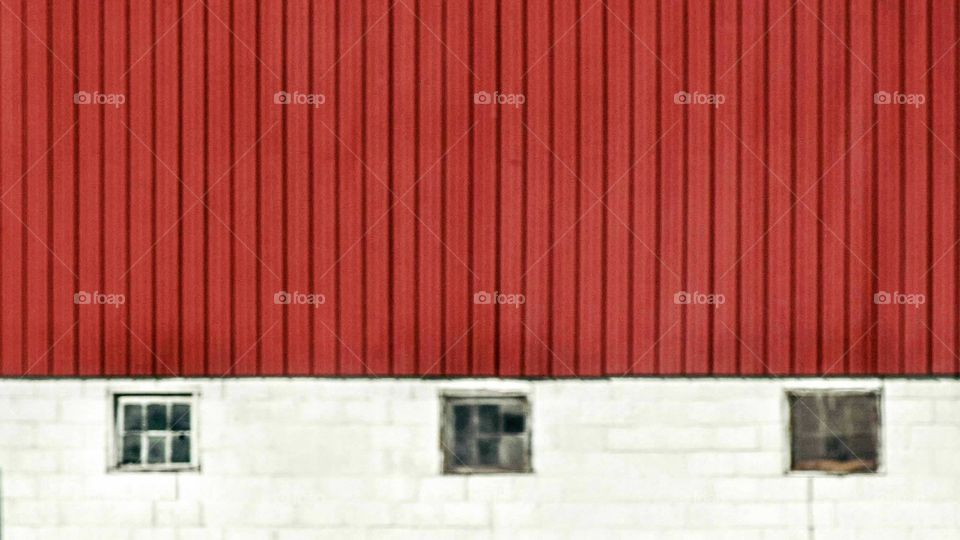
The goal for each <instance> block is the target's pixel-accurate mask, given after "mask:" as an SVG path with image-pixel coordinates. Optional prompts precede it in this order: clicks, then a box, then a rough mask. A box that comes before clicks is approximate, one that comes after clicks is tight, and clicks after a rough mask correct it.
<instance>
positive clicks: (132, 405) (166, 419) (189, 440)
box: [114, 394, 198, 471]
mask: <svg viewBox="0 0 960 540" xmlns="http://www.w3.org/2000/svg"><path fill="white" fill-rule="evenodd" d="M115 399H116V401H115V403H116V414H115V418H116V430H115V434H116V436H115V445H114V447H115V451H116V458H115V460H114V463H115V465H116V468H117V469H121V470H141V471H158V470H159V471H176V470H189V469H195V468H197V464H198V460H197V440H196V418H195V407H194V404H195V399H194V396H192V395H189V394H177V395H166V394H163V395H158V394H147V395H117V396H115Z"/></svg>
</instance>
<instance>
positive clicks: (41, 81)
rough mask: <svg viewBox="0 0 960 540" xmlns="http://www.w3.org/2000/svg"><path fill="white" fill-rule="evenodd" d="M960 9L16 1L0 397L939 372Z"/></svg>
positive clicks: (616, 2)
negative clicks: (33, 389) (455, 379)
mask: <svg viewBox="0 0 960 540" xmlns="http://www.w3.org/2000/svg"><path fill="white" fill-rule="evenodd" d="M958 10H960V8H958V5H957V3H956V2H952V1H947V0H911V1H904V0H900V1H896V0H849V1H846V2H831V1H827V0H800V1H798V2H794V1H793V0H769V1H759V0H740V1H735V0H730V1H724V2H709V1H706V0H659V1H651V0H642V1H630V0H606V1H604V2H599V1H595V0H579V1H577V0H555V1H548V0H527V1H519V0H499V1H496V0H472V1H468V0H449V1H443V0H362V1H361V0H344V1H333V0H330V1H316V2H314V1H309V0H286V1H281V0H265V1H254V0H205V1H202V2H194V1H193V0H179V1H178V0H164V1H155V2H150V1H135V2H128V1H123V0H104V1H103V2H92V1H86V0H72V1H71V0H51V1H47V2H39V1H27V0H3V1H2V2H0V125H2V131H0V193H2V199H0V203H2V208H0V375H2V376H8V377H13V376H23V375H27V376H77V375H81V376H128V375H129V376H172V375H184V376H197V375H212V376H219V375H227V376H250V375H344V376H353V375H358V376H364V375H401V376H402V375H426V376H466V375H494V376H503V377H540V376H557V377H565V376H583V377H588V376H608V375H714V374H716V375H755V376H768V375H786V374H795V375H820V374H822V375H868V374H882V375H933V374H941V375H942V374H950V375H955V374H957V373H958V366H960V363H958V356H957V352H958V350H960V330H958V311H957V310H958V303H960V302H958V300H960V289H958V286H957V285H958V272H960V249H958V248H957V241H958V233H960V217H958V216H960V211H958V210H960V209H958V202H960V190H958V169H957V167H958V153H960V136H958V129H957V128H958V125H957V121H958V116H957V115H958V107H957V99H958V97H957V96H958V95H960V92H958V86H957V79H958V76H960V61H958V47H957V41H958V39H960V13H958ZM278 92H288V93H289V94H288V97H289V99H291V100H294V101H295V100H296V99H298V97H302V96H304V95H313V97H312V98H310V99H315V100H316V101H317V102H316V103H289V104H280V103H277V100H278V99H280V98H278V94H277V93H278ZM683 92H686V93H687V94H682V93H683ZM77 95H80V96H81V97H83V96H86V97H83V99H81V101H83V100H88V101H89V102H86V103H75V99H74V98H75V96H77ZM320 95H322V97H321V96H320ZM711 96H713V97H711ZM498 98H499V99H500V100H503V101H505V103H498V102H497V100H498ZM303 99H308V98H303ZM118 100H119V101H121V102H119V103H118ZM685 100H686V101H688V102H689V101H692V103H683V101H685ZM700 100H707V101H710V100H714V101H718V102H720V103H716V104H715V105H710V104H701V103H698V101H700ZM101 101H105V103H100V102H101ZM490 101H493V103H490ZM521 101H522V103H520V102H521ZM678 101H680V102H681V103H678ZM878 101H879V103H878ZM900 101H906V102H907V103H903V104H901V103H899V102H900ZM920 101H922V103H918V102H920ZM321 102H322V103H321ZM282 291H287V292H291V293H292V292H296V293H299V296H296V297H295V298H296V299H297V300H295V301H294V303H291V304H277V303H276V302H275V297H276V295H277V294H278V293H281V292H282ZM484 292H487V293H494V292H499V293H501V294H502V295H504V296H502V297H501V296H496V295H494V298H495V300H494V303H482V302H481V303H478V302H477V301H476V296H477V295H478V294H480V295H481V296H482V294H483V293H484ZM684 292H686V293H687V296H684ZM78 294H81V295H82V294H86V295H88V296H87V297H86V298H92V299H93V300H92V302H91V303H82V302H81V303H76V302H75V299H76V298H75V296H76V295H78ZM311 294H312V295H322V298H323V300H324V301H323V303H322V304H319V305H317V304H314V305H310V304H307V305H305V304H298V303H297V301H298V300H302V299H309V298H313V299H315V300H316V299H318V298H320V296H313V297H309V296H304V295H311ZM512 295H523V297H522V298H523V299H525V303H523V304H521V305H511V304H507V305H497V304H496V301H497V300H496V299H498V298H499V299H503V300H508V299H511V298H517V297H515V296H512ZM706 295H715V296H712V297H711V296H706ZM876 295H880V296H879V297H877V296H876ZM884 295H887V296H884ZM121 298H122V302H123V303H122V304H119V305H111V304H108V305H100V304H98V303H97V302H100V301H108V302H110V301H117V302H118V301H119V299H121ZM678 298H679V299H680V300H681V301H682V300H683V299H684V298H693V299H694V300H693V302H692V303H688V304H684V303H678V302H677V299H678ZM709 298H715V299H718V298H722V300H723V303H722V304H714V305H711V304H701V303H698V302H700V301H702V300H704V299H709ZM877 298H878V299H879V300H880V302H879V303H878V302H877V301H875V299H877ZM887 298H892V299H893V300H892V301H891V302H890V303H884V302H883V300H885V299H887ZM111 299H112V300H111ZM921 300H922V302H921ZM898 302H905V303H898Z"/></svg>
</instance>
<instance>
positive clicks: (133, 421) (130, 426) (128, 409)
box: [123, 404, 143, 431]
mask: <svg viewBox="0 0 960 540" xmlns="http://www.w3.org/2000/svg"><path fill="white" fill-rule="evenodd" d="M142 429H143V407H142V406H141V405H132V404H127V405H124V406H123V430H124V431H140V430H142Z"/></svg>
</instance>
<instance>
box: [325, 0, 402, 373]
mask: <svg viewBox="0 0 960 540" xmlns="http://www.w3.org/2000/svg"><path fill="white" fill-rule="evenodd" d="M391 5H392V3H391V2H388V1H386V0H378V1H373V2H367V7H366V20H365V23H364V24H365V25H366V28H367V29H368V32H367V36H366V38H365V41H364V43H363V47H364V53H363V54H364V63H365V72H364V73H365V74H364V77H365V82H364V85H365V88H366V93H365V95H364V100H365V101H364V110H365V111H366V114H365V118H364V120H363V121H364V130H365V135H366V144H365V148H366V154H365V155H364V161H366V163H367V166H368V167H369V170H368V171H367V175H366V177H365V180H364V186H365V189H366V201H365V205H366V216H367V223H366V229H367V235H366V236H365V237H364V240H363V242H364V243H363V246H357V247H354V248H353V249H354V250H363V252H364V254H365V255H364V256H365V258H366V261H367V265H366V267H365V271H366V280H365V281H364V287H366V298H365V299H364V300H365V304H366V307H365V308H364V311H365V313H364V317H365V320H364V324H365V325H366V334H365V339H366V353H365V354H364V357H365V360H364V361H365V362H366V363H367V372H368V373H371V374H377V375H380V374H386V373H390V365H391V343H390V316H391V313H390V302H389V300H388V299H389V298H390V291H391V283H390V271H391V270H390V265H388V264H382V261H388V260H390V253H391V251H390V239H391V236H390V231H391V218H390V216H391V215H392V214H391V212H406V211H407V210H405V209H404V208H403V207H399V206H398V205H399V203H398V201H397V200H395V199H394V198H393V197H392V196H391V193H390V122H389V119H390V108H391V102H390V96H391V81H390V77H389V76H387V75H386V74H387V73H389V72H390V67H391V56H390V35H391V34H390V13H391V12H392V11H393V9H403V8H402V7H400V6H394V7H393V8H392V9H391ZM347 249H350V246H341V247H340V251H341V255H340V256H345V257H349V256H350V254H349V253H347V252H346V250H347Z"/></svg>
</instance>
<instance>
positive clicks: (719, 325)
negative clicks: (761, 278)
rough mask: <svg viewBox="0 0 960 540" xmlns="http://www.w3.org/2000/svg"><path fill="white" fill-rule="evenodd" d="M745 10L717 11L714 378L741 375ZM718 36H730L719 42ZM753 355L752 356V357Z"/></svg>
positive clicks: (725, 7)
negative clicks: (740, 131)
mask: <svg viewBox="0 0 960 540" xmlns="http://www.w3.org/2000/svg"><path fill="white" fill-rule="evenodd" d="M738 14H739V5H738V3H736V2H723V3H719V4H717V6H716V7H715V12H714V17H715V22H714V39H715V41H714V43H715V50H714V53H713V54H714V70H715V77H716V83H715V84H716V86H715V87H716V91H717V93H719V94H722V95H723V96H724V97H725V98H726V100H725V102H724V104H723V106H722V107H718V108H717V111H716V117H715V118H716V119H715V123H714V126H713V137H714V141H715V142H714V145H715V147H714V148H715V150H714V156H713V158H714V160H713V167H714V178H715V180H714V186H715V187H714V190H715V191H714V193H715V196H714V210H713V211H714V216H715V217H714V234H713V250H714V261H713V264H714V270H713V272H714V281H713V284H712V285H711V286H712V287H713V288H714V289H715V290H716V292H717V293H718V294H722V295H724V304H723V305H722V306H721V307H720V308H719V309H717V311H716V315H715V316H714V324H713V349H712V355H711V358H710V360H711V364H712V365H711V369H712V372H713V373H716V374H721V375H729V374H733V373H736V372H737V351H738V349H739V346H740V344H739V341H738V339H739V338H738V336H737V334H736V332H737V313H738V310H739V303H740V302H739V300H740V299H739V290H738V288H737V283H738V282H737V278H738V276H739V275H740V260H739V258H740V249H739V246H738V245H737V240H738V233H739V226H738V225H739V221H738V215H739V208H738V202H739V199H738V197H739V192H740V182H741V181H740V180H739V179H738V176H737V174H738V171H739V165H738V159H737V156H738V155H739V152H740V151H741V150H740V143H739V142H738V141H737V138H736V137H734V136H732V134H731V133H730V132H731V131H734V132H736V130H737V126H738V118H739V113H740V110H741V104H740V96H739V93H738V92H739V88H740V87H739V84H738V76H739V73H740V69H741V68H740V67H739V66H740V63H739V59H740V57H741V56H742V54H743V48H744V46H743V44H742V42H741V40H740V39H738V33H737V32H738V23H739V18H738ZM716 36H730V38H729V39H722V40H717V39H716ZM748 354H749V353H748Z"/></svg>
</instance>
